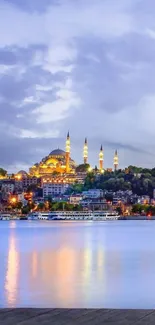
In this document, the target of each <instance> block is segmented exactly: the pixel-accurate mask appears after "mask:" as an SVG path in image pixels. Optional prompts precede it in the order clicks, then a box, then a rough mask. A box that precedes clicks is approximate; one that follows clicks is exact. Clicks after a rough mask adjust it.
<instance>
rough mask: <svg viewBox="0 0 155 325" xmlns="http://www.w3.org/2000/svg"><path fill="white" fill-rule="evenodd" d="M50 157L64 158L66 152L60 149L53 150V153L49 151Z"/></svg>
mask: <svg viewBox="0 0 155 325" xmlns="http://www.w3.org/2000/svg"><path fill="white" fill-rule="evenodd" d="M50 156H63V157H65V156H66V152H65V151H64V150H61V149H55V150H53V151H51V153H50Z"/></svg>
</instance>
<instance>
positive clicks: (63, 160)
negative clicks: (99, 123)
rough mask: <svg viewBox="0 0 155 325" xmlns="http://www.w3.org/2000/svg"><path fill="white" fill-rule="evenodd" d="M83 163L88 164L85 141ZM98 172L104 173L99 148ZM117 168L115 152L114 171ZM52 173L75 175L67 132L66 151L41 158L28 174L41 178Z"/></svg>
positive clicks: (102, 158)
mask: <svg viewBox="0 0 155 325" xmlns="http://www.w3.org/2000/svg"><path fill="white" fill-rule="evenodd" d="M83 163H84V164H88V142H87V139H85V142H84V147H83ZM98 167H99V171H100V173H103V172H104V153H103V148H102V146H101V148H100V152H99V166H98ZM117 168H118V153H117V151H115V154H114V170H117ZM53 173H56V174H57V173H59V174H62V175H65V174H75V173H76V163H75V161H74V160H73V159H72V158H71V156H70V135H69V132H68V134H67V138H66V151H64V150H62V149H59V148H58V149H55V150H53V151H52V152H51V153H50V154H49V155H48V156H47V157H45V158H43V159H42V161H41V162H40V163H37V164H35V165H33V166H32V167H31V168H30V169H29V174H30V175H31V176H37V177H42V176H45V175H50V174H53Z"/></svg>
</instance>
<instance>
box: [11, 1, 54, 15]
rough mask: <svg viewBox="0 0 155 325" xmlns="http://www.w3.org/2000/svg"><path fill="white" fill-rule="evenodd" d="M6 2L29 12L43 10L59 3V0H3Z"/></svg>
mask: <svg viewBox="0 0 155 325" xmlns="http://www.w3.org/2000/svg"><path fill="white" fill-rule="evenodd" d="M5 1H6V2H8V3H10V4H13V5H15V6H17V7H19V8H20V9H22V10H26V11H30V12H43V11H45V10H47V9H48V7H49V6H50V5H59V3H60V1H59V0H5Z"/></svg>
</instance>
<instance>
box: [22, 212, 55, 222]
mask: <svg viewBox="0 0 155 325" xmlns="http://www.w3.org/2000/svg"><path fill="white" fill-rule="evenodd" d="M50 216H51V212H32V213H30V214H28V216H27V219H28V220H49V219H50Z"/></svg>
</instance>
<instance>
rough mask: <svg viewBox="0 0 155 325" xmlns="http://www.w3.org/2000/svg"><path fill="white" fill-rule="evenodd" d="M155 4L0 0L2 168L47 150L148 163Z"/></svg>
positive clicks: (152, 144)
mask: <svg viewBox="0 0 155 325" xmlns="http://www.w3.org/2000/svg"><path fill="white" fill-rule="evenodd" d="M154 17H155V1H154V0H0V31H1V35H0V110H1V112H0V117H1V118H0V166H2V167H4V168H6V169H8V170H9V171H10V172H12V171H14V170H18V169H23V168H26V169H27V168H28V166H30V165H32V164H33V163H36V162H38V161H40V160H41V158H42V157H43V156H46V155H47V154H48V153H49V152H50V151H51V150H52V149H54V148H56V147H60V148H62V149H64V145H65V137H66V133H67V131H68V130H70V134H71V142H72V157H73V158H74V159H75V160H76V161H77V162H78V163H80V162H82V148H83V142H84V137H85V136H87V137H88V141H89V160H90V162H91V164H92V165H94V164H97V162H98V152H99V148H100V145H101V143H102V144H103V148H104V155H105V167H110V166H112V160H113V152H114V150H115V149H118V152H119V156H120V166H121V167H124V166H127V165H129V164H137V165H142V166H147V167H152V166H155V19H154Z"/></svg>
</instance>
